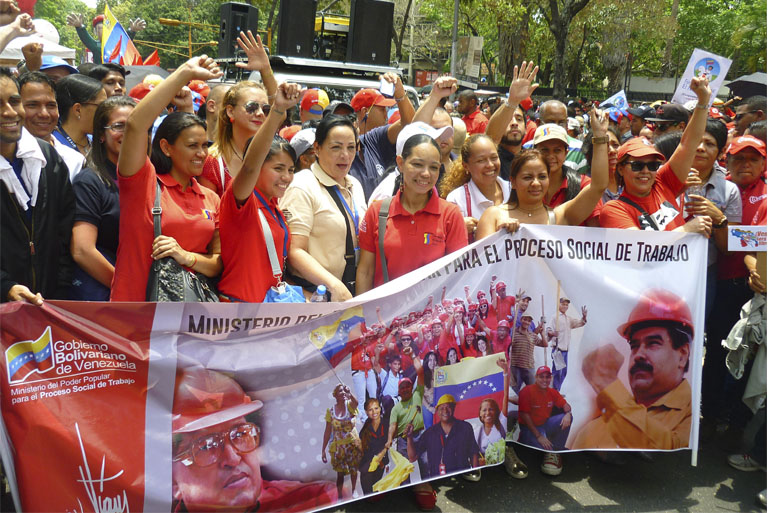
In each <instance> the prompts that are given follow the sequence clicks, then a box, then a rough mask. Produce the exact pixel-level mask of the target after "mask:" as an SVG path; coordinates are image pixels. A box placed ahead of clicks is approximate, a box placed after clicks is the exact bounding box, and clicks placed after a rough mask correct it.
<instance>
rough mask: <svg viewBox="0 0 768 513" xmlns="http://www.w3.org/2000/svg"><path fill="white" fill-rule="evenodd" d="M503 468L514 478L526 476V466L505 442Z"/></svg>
mask: <svg viewBox="0 0 768 513" xmlns="http://www.w3.org/2000/svg"><path fill="white" fill-rule="evenodd" d="M504 470H506V471H507V474H509V475H510V476H512V477H514V478H515V479H525V478H526V477H528V467H527V466H526V464H525V463H523V462H522V461H521V460H520V458H518V457H517V454H516V453H515V449H514V448H513V447H512V445H510V444H507V448H506V450H505V451H504Z"/></svg>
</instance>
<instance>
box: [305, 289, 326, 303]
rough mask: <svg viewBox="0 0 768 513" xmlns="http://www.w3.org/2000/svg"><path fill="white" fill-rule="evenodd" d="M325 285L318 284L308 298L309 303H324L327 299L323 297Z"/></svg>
mask: <svg viewBox="0 0 768 513" xmlns="http://www.w3.org/2000/svg"><path fill="white" fill-rule="evenodd" d="M325 291H326V289H325V285H318V286H317V289H315V292H314V293H313V294H312V297H311V298H309V302H310V303H325V302H326V301H328V299H327V298H326V297H325Z"/></svg>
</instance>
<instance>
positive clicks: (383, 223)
mask: <svg viewBox="0 0 768 513" xmlns="http://www.w3.org/2000/svg"><path fill="white" fill-rule="evenodd" d="M393 198H394V196H390V197H388V198H385V199H384V200H382V202H381V208H379V259H380V260H381V275H382V277H383V278H384V283H387V282H388V281H389V272H388V270H387V256H386V255H385V254H384V234H385V233H386V231H387V219H389V208H390V206H391V205H392V199H393Z"/></svg>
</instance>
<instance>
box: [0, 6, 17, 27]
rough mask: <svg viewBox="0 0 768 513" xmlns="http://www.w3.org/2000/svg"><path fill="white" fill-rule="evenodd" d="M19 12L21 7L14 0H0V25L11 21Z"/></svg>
mask: <svg viewBox="0 0 768 513" xmlns="http://www.w3.org/2000/svg"><path fill="white" fill-rule="evenodd" d="M20 12H21V9H19V4H18V2H16V0H0V25H8V24H9V23H13V20H15V19H16V17H17V16H18V15H19V13H20Z"/></svg>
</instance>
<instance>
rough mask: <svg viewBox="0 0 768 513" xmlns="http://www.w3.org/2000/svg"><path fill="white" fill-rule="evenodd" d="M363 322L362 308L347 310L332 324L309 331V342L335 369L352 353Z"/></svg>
mask: <svg viewBox="0 0 768 513" xmlns="http://www.w3.org/2000/svg"><path fill="white" fill-rule="evenodd" d="M363 322H365V318H364V317H363V307H362V306H356V307H354V308H349V309H347V310H345V311H344V313H342V314H341V317H339V318H338V319H337V320H336V322H334V323H333V324H328V325H325V326H320V327H319V328H316V329H314V330H312V331H310V332H309V340H310V341H311V342H312V344H314V346H315V347H316V348H318V349H319V350H320V352H321V353H323V356H324V357H325V359H326V360H328V362H329V363H330V364H331V366H333V367H336V366H337V365H338V364H339V363H340V362H341V361H342V360H343V359H344V357H345V356H347V355H348V354H349V353H350V352H351V351H352V346H353V345H354V341H355V340H357V339H359V338H360V337H361V336H362V334H361V330H360V324H361V323H363ZM350 341H352V343H351V344H350V343H349V342H350Z"/></svg>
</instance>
